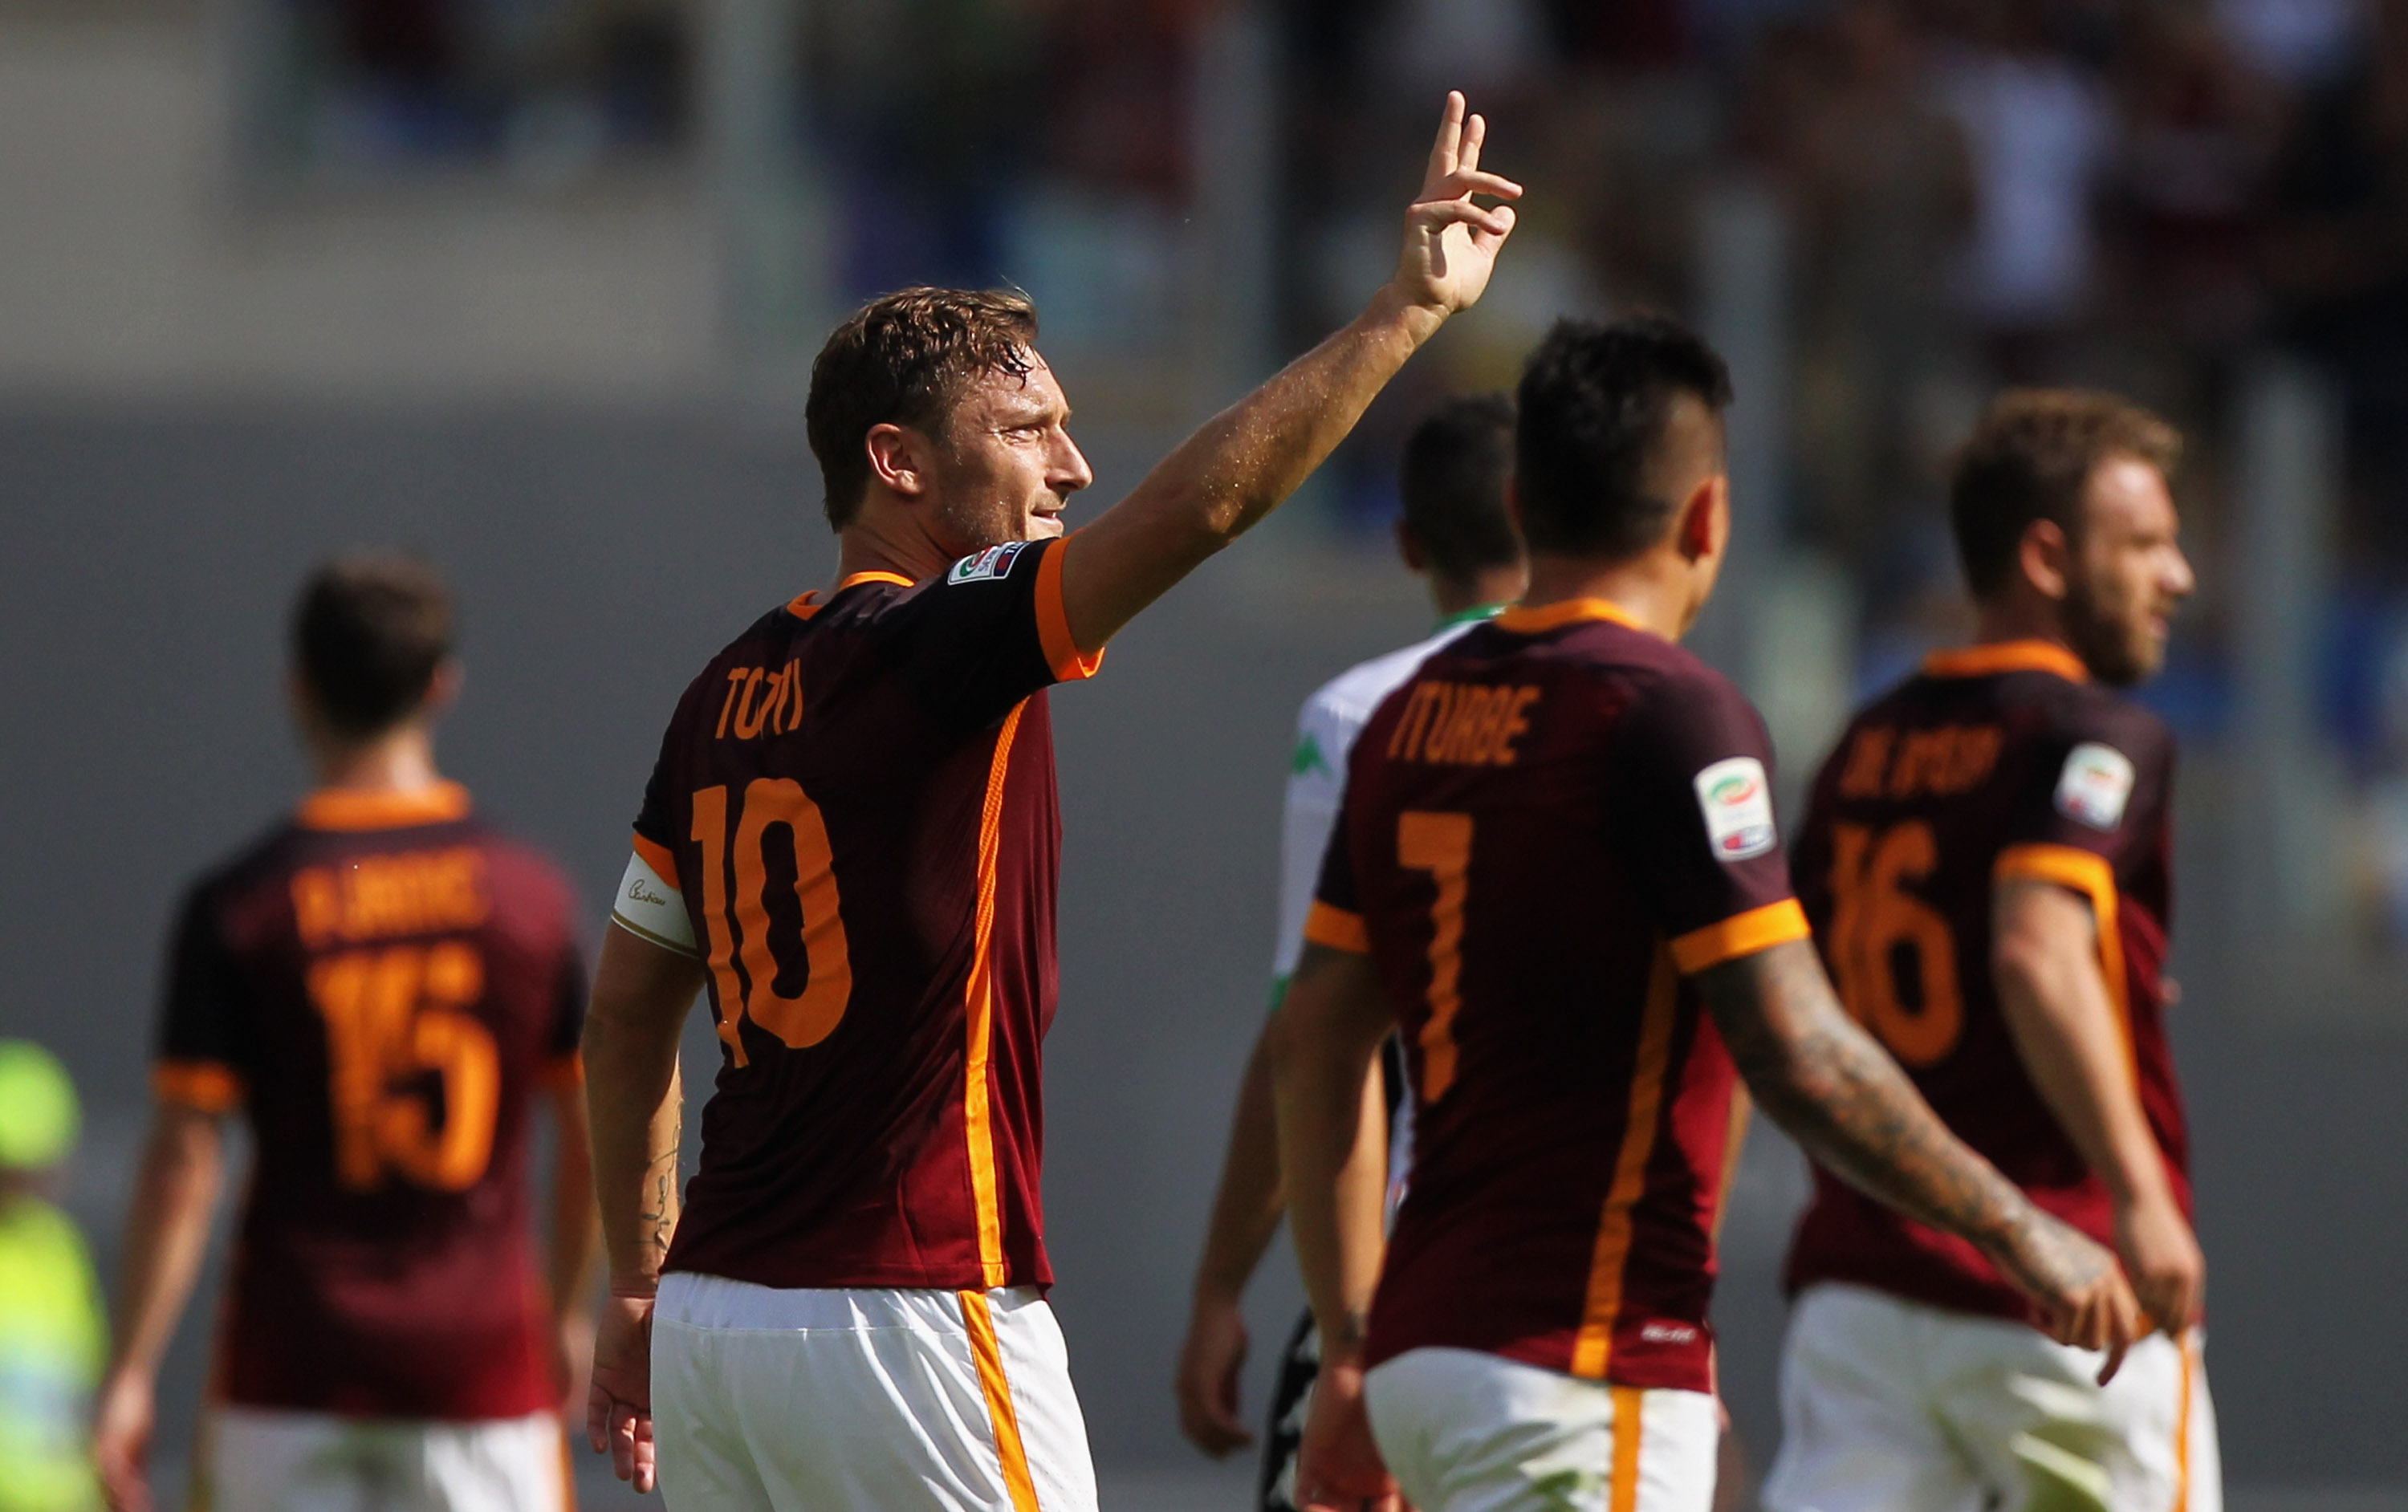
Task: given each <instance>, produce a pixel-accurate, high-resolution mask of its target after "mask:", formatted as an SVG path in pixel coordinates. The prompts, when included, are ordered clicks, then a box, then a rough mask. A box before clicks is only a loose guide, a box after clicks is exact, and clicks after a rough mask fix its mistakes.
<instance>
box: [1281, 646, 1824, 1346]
mask: <svg viewBox="0 0 2408 1512" xmlns="http://www.w3.org/2000/svg"><path fill="white" fill-rule="evenodd" d="M1769 763H1770V745H1769V742H1768V741H1767V739H1766V735H1765V732H1764V724H1763V721H1762V720H1760V719H1758V718H1757V716H1756V710H1755V709H1754V708H1752V707H1750V706H1748V703H1747V701H1746V700H1745V699H1743V698H1742V697H1741V696H1740V694H1739V692H1737V691H1736V690H1735V689H1733V688H1732V687H1731V686H1730V684H1729V683H1728V682H1727V681H1726V680H1724V678H1721V677H1720V676H1718V675H1717V674H1715V673H1714V672H1713V671H1712V670H1710V669H1709V668H1708V667H1707V666H1706V665H1705V664H1704V663H1701V662H1699V661H1698V660H1697V658H1695V657H1694V656H1692V655H1690V654H1689V653H1688V652H1687V651H1684V650H1683V649H1680V648H1679V647H1678V646H1675V645H1673V644H1671V643H1670V642H1669V641H1666V640H1663V639H1661V638H1659V637H1657V636H1656V635H1651V634H1649V633H1647V632H1646V631H1643V630H1641V629H1639V628H1637V626H1636V625H1635V624H1634V623H1633V622H1632V621H1631V620H1629V619H1628V617H1627V615H1625V614H1624V613H1623V611H1621V610H1620V609H1618V608H1617V607H1615V606H1613V605H1612V604H1609V603H1607V602H1605V601H1603V600H1598V599H1584V600H1579V601H1576V602H1572V603H1567V604H1558V605H1552V606H1545V607H1542V608H1539V609H1513V610H1509V611H1508V612H1506V613H1505V614H1503V615H1500V616H1498V618H1497V619H1496V620H1494V621H1492V622H1490V623H1489V624H1486V625H1483V626H1477V627H1475V628H1473V629H1472V630H1470V631H1469V632H1467V633H1466V634H1465V635H1463V636H1462V637H1461V638H1460V639H1457V640H1455V641H1453V642H1451V643H1450V644H1448V645H1447V646H1446V647H1444V648H1442V649H1440V650H1439V651H1438V652H1437V653H1436V654H1434V655H1432V656H1431V657H1430V659H1429V660H1428V661H1426V662H1425V663H1423V664H1422V667H1421V670H1420V671H1419V672H1418V673H1416V674H1415V675H1414V677H1413V678H1412V681H1410V682H1408V683H1406V684H1405V685H1404V686H1403V687H1402V688H1400V689H1398V691H1397V692H1395V693H1393V694H1391V695H1390V696H1389V697H1388V699H1387V701H1386V702H1385V703H1383V704H1382V705H1381V706H1380V709H1379V712H1378V713H1376V714H1375V715H1373V716H1372V719H1371V721H1370V723H1369V725H1368V726H1367V727H1366V728H1365V729H1364V732H1363V735H1362V737H1361V738H1360V739H1359V740H1358V741H1357V742H1356V743H1355V751H1354V755H1353V758H1352V760H1351V762H1350V763H1349V771H1348V777H1347V793H1346V800H1345V807H1344V810H1343V813H1342V815H1341V816H1340V823H1339V829H1338V831H1337V833H1336V834H1334V835H1333V836H1332V837H1331V842H1330V849H1329V854H1328V858H1327V860H1326V863H1324V867H1323V874H1322V881H1321V888H1320V894H1319V898H1318V901H1317V903H1316V905H1315V907H1314V909H1313V913H1312V918H1311V920H1310V922H1309V924H1308V929H1307V937H1308V938H1311V939H1312V940H1314V941H1315V942H1317V943H1319V944H1322V945H1325V946H1330V947H1334V948H1337V949H1355V950H1368V951H1369V953H1370V955H1371V957H1372V960H1373V963H1374V965H1375V967H1376V968H1377V970H1378V973H1379V976H1380V978H1381V980H1382V982H1383V985H1384V987H1385V988H1386V991H1387V994H1388V996H1389V999H1390V1000H1391V1002H1392V1003H1393V1004H1394V1005H1395V1007H1396V1011H1397V1018H1398V1024H1399V1026H1400V1029H1401V1032H1402V1038H1403V1042H1404V1045H1405V1050H1406V1060H1407V1065H1408V1069H1409V1072H1410V1078H1409V1079H1410V1081H1411V1083H1412V1088H1413V1091H1414V1096H1415V1099H1416V1111H1415V1120H1416V1121H1415V1124H1414V1139H1415V1144H1414V1150H1413V1172H1412V1188H1411V1190H1410V1191H1409V1192H1408V1193H1407V1195H1406V1197H1405V1202H1404V1205H1403V1207H1402V1208H1401V1209H1400V1210H1399V1212H1398V1215H1397V1220H1396V1227H1395V1231H1394V1233H1393V1234H1392V1235H1391V1237H1390V1240H1389V1245H1388V1251H1387V1259H1386V1263H1385V1266H1384V1268H1383V1272H1382V1275H1381V1278H1380V1287H1379V1292H1378V1295H1377V1298H1376V1300H1375V1301H1374V1303H1373V1306H1372V1312H1371V1319H1370V1336H1369V1344H1368V1349H1367V1355H1366V1358H1367V1361H1369V1362H1372V1363H1377V1362H1380V1361H1383V1360H1386V1359H1389V1358H1391V1357H1393V1356H1396V1355H1398V1354H1401V1353H1403V1352H1404V1351H1406V1350H1408V1349H1413V1348H1425V1347H1446V1348H1469V1349H1482V1350H1486V1351H1488V1352H1490V1353H1493V1354H1498V1355H1502V1356H1504V1357H1506V1358H1508V1359H1512V1360H1518V1361H1522V1362H1527V1363H1529V1364H1533V1365H1539V1366H1542V1367H1545V1368H1548V1369H1553V1370H1561V1371H1569V1372H1570V1373H1571V1374H1573V1375H1576V1376H1584V1377H1588V1378H1592V1379H1602V1380H1610V1381H1613V1382H1615V1383H1617V1384H1621V1385H1626V1386H1636V1387H1672V1388H1679V1389H1684V1390H1689V1391H1705V1390H1708V1389H1710V1387H1711V1384H1712V1378H1713V1332H1712V1329H1711V1328H1710V1326H1709V1324H1708V1322H1707V1318H1706V1313H1707V1305H1708V1302H1709V1300H1710V1298H1711V1295H1712V1292H1713V1277H1714V1268H1715V1262H1714V1244H1713V1229H1714V1219H1715V1212H1716V1208H1717V1207H1718V1205H1719V1201H1720V1194H1721V1190H1722V1183H1723V1176H1724V1157H1725V1154H1726V1147H1727V1141H1728V1136H1729V1133H1730V1129H1731V1116H1730V1112H1731V1092H1732V1088H1733V1085H1734V1081H1735V1074H1734V1072H1733V1069H1732V1066H1731V1062H1730V1057H1729V1055H1728V1053H1727V1051H1726V1050H1725V1049H1724V1048H1723V1043H1722V1039H1721V1036H1720V1035H1719V1034H1717V1032H1716V1031H1715V1029H1714V1025H1713V1020H1711V1019H1709V1018H1708V1017H1706V1015H1705V1013H1704V1011H1703V1006H1702V1004H1701V1002H1700V1000H1699V996H1698V993H1697V991H1696V990H1695V989H1694V988H1693V987H1692V986H1691V985H1690V983H1689V981H1688V977H1689V976H1690V975H1691V974H1694V973H1696V972H1699V971H1701V970H1704V969H1705V968H1707V967H1709V966H1712V965H1713V964H1716V963H1720V962H1723V961H1727V960H1731V959H1733V958H1736V957H1738V956H1742V955H1746V954H1749V953H1752V952H1754V951H1756V950H1760V949H1766V948H1767V947H1769V946H1771V945H1775V944H1779V943H1781V942H1783V941H1787V940H1795V939H1799V938H1802V937H1803V936H1804V935H1805V934H1806V920H1805V917H1804V915H1803V914H1802V913H1801V912H1800V911H1799V906H1798V904H1797V901H1796V900H1795V899H1794V898H1792V897H1791V895H1790V891H1789V876H1788V867H1787V863H1785V861H1784V859H1783V857H1782V851H1781V846H1780V841H1779V838H1778V836H1777V835H1776V834H1774V831H1773V825H1772V806H1771V802H1770V793H1769V792H1768V780H1767V771H1766V768H1767V766H1768V765H1769Z"/></svg>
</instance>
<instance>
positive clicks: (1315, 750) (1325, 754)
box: [1271, 688, 1363, 981]
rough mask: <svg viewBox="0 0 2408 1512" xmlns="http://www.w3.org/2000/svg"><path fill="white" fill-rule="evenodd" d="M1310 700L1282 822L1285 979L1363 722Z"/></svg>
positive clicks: (1320, 698) (1300, 947) (1277, 973)
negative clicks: (1356, 738) (1348, 758)
mask: <svg viewBox="0 0 2408 1512" xmlns="http://www.w3.org/2000/svg"><path fill="white" fill-rule="evenodd" d="M1328 693H1329V690H1327V689H1326V688H1325V689H1323V690H1322V691H1321V692H1317V693H1315V694H1313V695H1312V697H1311V698H1309V699H1307V700H1306V701H1305V705H1304V709H1303V711H1302V712H1301V713H1300V714H1299V715H1297V721H1296V749H1295V751H1294V752H1293V754H1291V755H1290V756H1289V758H1288V770H1287V803H1286V807H1285V812H1284V815H1283V819H1282V821H1281V824H1280V893H1279V944H1278V949H1275V950H1274V951H1273V952H1272V954H1271V974H1272V976H1273V977H1276V978H1278V979H1279V980H1282V981H1284V980H1286V979H1287V977H1288V976H1289V975H1290V974H1291V973H1293V972H1294V971H1295V970H1296V963H1297V957H1299V956H1301V955H1302V954H1303V953H1304V916H1305V914H1306V913H1307V912H1309V911H1310V910H1311V909H1312V892H1313V889H1314V887H1315V886H1317V885H1318V884H1319V882H1320V881H1321V858H1322V856H1323V854H1324V853H1325V852H1326V851H1327V850H1328V849H1329V836H1330V834H1331V833H1332V832H1333V831H1335V830H1336V829H1337V827H1338V808H1339V805H1340V803H1341V802H1342V801H1343V800H1344V798H1345V796H1346V755H1347V752H1348V751H1349V750H1351V749H1353V748H1354V745H1355V735H1358V734H1360V733H1361V731H1362V728H1363V721H1362V720H1361V719H1360V718H1359V717H1357V716H1355V715H1354V714H1353V713H1352V711H1351V710H1349V709H1347V708H1345V707H1343V706H1340V705H1339V704H1337V703H1336V702H1335V701H1334V700H1332V699H1331V698H1330V697H1329V696H1328Z"/></svg>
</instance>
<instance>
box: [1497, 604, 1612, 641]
mask: <svg viewBox="0 0 2408 1512" xmlns="http://www.w3.org/2000/svg"><path fill="white" fill-rule="evenodd" d="M1592 620H1604V621H1605V622H1607V623H1608V624H1617V625H1621V626H1623V627H1624V628H1625V629H1628V630H1645V629H1646V628H1647V627H1646V626H1645V625H1642V624H1641V623H1640V622H1639V619H1638V617H1637V616H1636V615H1633V614H1632V613H1631V612H1630V611H1629V610H1628V609H1626V608H1624V607H1623V606H1621V605H1619V604H1616V603H1614V602H1613V600H1612V599H1602V598H1570V599H1565V600H1564V601H1563V602H1561V603H1559V604H1542V605H1540V606H1538V607H1536V608H1524V607H1523V606H1520V605H1518V604H1517V605H1515V606H1513V607H1512V608H1510V609H1507V610H1506V611H1505V612H1504V613H1502V614H1500V615H1498V617H1497V628H1498V629H1499V630H1510V631H1512V632H1513V634H1515V635H1543V634H1545V633H1546V632H1547V631H1550V630H1560V629H1562V628H1563V627H1564V626H1566V625H1576V624H1584V623H1587V622H1589V621H1592Z"/></svg>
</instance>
